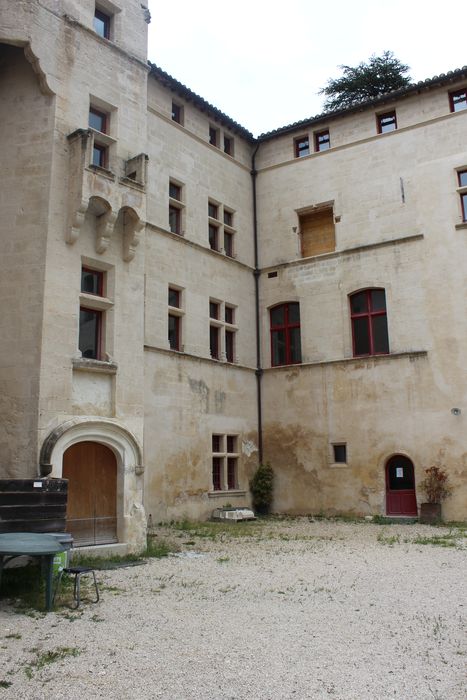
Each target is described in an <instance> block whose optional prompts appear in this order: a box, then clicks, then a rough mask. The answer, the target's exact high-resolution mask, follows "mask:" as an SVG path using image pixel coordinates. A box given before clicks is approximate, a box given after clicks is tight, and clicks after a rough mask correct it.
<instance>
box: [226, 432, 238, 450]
mask: <svg viewBox="0 0 467 700" xmlns="http://www.w3.org/2000/svg"><path fill="white" fill-rule="evenodd" d="M236 451H237V436H236V435H227V452H230V453H232V452H236Z"/></svg>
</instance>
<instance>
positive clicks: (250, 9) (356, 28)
mask: <svg viewBox="0 0 467 700" xmlns="http://www.w3.org/2000/svg"><path fill="white" fill-rule="evenodd" d="M142 1H143V3H144V0H142ZM149 9H150V11H151V15H152V21H151V24H150V25H149V60H150V61H152V62H154V63H156V64H157V65H158V66H160V67H161V68H162V69H163V70H165V71H166V72H167V73H169V74H170V75H172V76H173V77H174V78H176V79H177V80H179V81H180V82H182V83H184V84H185V85H187V86H188V87H189V88H190V89H191V90H193V91H194V92H196V93H197V94H198V95H201V97H204V98H205V99H206V100H207V101H208V102H211V104H213V105H214V106H215V107H217V108H218V109H220V110H222V111H223V112H225V113H226V114H228V115H229V117H231V118H232V119H235V120H236V121H238V122H239V123H240V124H241V125H242V126H244V127H246V128H247V129H249V130H250V131H252V132H253V133H254V134H255V135H258V134H260V133H262V132H265V131H270V130H272V129H275V128H278V127H281V126H285V125H286V124H290V123H292V122H295V121H298V120H300V119H306V118H307V117H312V116H314V115H316V114H319V113H320V112H321V111H322V104H323V96H321V95H317V94H316V93H317V92H318V90H319V89H320V88H321V87H323V86H324V85H325V84H326V82H327V80H328V78H330V77H333V78H334V77H338V76H339V75H340V74H341V72H340V71H339V69H338V66H339V65H340V64H347V65H351V66H354V65H357V64H358V63H360V61H366V60H367V59H368V58H369V57H370V56H371V55H372V54H373V53H374V54H376V55H380V54H381V53H382V52H383V51H384V50H385V49H388V50H390V51H393V52H394V54H395V55H396V57H397V58H399V60H401V61H402V62H403V63H407V64H408V65H409V66H410V75H411V77H412V79H413V80H415V81H418V80H424V79H425V78H431V77H433V76H434V75H438V74H440V73H446V72H447V71H449V70H454V69H456V68H460V67H462V66H464V65H466V64H467V49H466V40H465V27H466V25H467V22H466V19H467V2H466V0H443V2H439V1H438V2H434V1H432V2H430V0H384V2H378V0H329V1H328V2H327V3H326V2H322V1H321V2H316V1H314V0H288V1H287V0H268V1H265V0H231V1H230V2H225V1H222V0H218V2H215V1H214V0H172V2H168V1H167V0H164V1H163V0H149Z"/></svg>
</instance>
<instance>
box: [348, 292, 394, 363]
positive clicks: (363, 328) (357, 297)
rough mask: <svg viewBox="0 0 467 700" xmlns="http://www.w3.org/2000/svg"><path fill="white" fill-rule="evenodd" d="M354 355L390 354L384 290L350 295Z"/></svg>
mask: <svg viewBox="0 0 467 700" xmlns="http://www.w3.org/2000/svg"><path fill="white" fill-rule="evenodd" d="M349 299H350V315H351V320H352V341H353V355H354V357H360V356H362V355H386V354H387V353H388V352H389V338H388V322H387V317H386V294H385V291H384V289H364V290H362V291H360V292H355V294H350V296H349Z"/></svg>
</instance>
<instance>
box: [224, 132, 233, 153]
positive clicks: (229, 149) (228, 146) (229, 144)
mask: <svg viewBox="0 0 467 700" xmlns="http://www.w3.org/2000/svg"><path fill="white" fill-rule="evenodd" d="M224 153H227V155H228V156H231V155H232V154H233V139H231V138H228V137H227V136H224Z"/></svg>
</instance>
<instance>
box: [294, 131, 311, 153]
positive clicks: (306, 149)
mask: <svg viewBox="0 0 467 700" xmlns="http://www.w3.org/2000/svg"><path fill="white" fill-rule="evenodd" d="M293 152H294V158H304V157H305V156H309V155H310V153H311V148H310V136H309V134H302V135H301V136H296V137H295V138H294V140H293Z"/></svg>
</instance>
